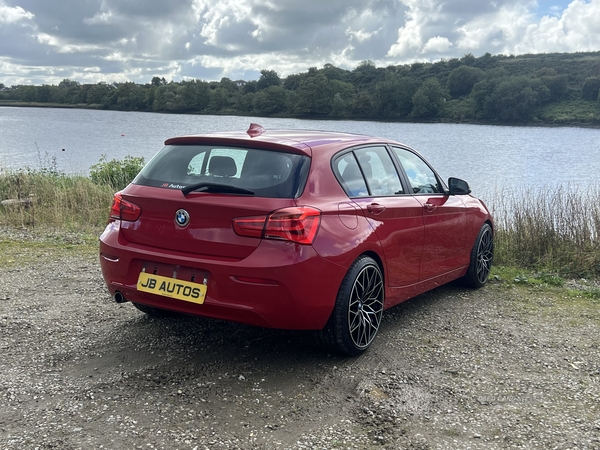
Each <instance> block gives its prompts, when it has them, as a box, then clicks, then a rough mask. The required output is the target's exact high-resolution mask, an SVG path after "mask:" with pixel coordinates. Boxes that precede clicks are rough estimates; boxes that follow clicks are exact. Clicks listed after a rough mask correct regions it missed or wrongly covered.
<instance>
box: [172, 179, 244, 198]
mask: <svg viewBox="0 0 600 450" xmlns="http://www.w3.org/2000/svg"><path fill="white" fill-rule="evenodd" d="M181 192H182V193H183V195H188V194H189V193H190V192H214V193H220V194H244V195H254V191H251V190H249V189H244V188H240V187H236V186H230V185H228V184H219V183H206V182H202V183H196V184H192V185H190V186H186V187H184V188H183V189H182V190H181Z"/></svg>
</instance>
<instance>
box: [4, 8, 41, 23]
mask: <svg viewBox="0 0 600 450" xmlns="http://www.w3.org/2000/svg"><path fill="white" fill-rule="evenodd" d="M34 17H35V15H34V14H32V13H30V12H29V11H25V10H24V9H23V8H21V7H20V6H14V7H11V6H6V5H4V4H1V3H0V23H5V24H8V23H17V22H21V21H23V20H31V19H33V18H34Z"/></svg>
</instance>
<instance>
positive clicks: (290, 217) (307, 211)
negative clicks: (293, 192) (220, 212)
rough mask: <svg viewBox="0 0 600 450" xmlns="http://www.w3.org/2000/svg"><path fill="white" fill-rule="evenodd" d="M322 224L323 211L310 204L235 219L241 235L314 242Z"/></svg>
mask: <svg viewBox="0 0 600 450" xmlns="http://www.w3.org/2000/svg"><path fill="white" fill-rule="evenodd" d="M320 224H321V211H319V210H318V209H316V208H312V207H310V206H300V207H293V208H283V209H279V210H277V211H274V212H272V213H271V214H269V215H267V216H254V217H240V218H237V219H233V229H234V230H235V232H236V233H237V234H239V235H240V236H247V237H256V238H264V239H278V240H284V241H291V242H295V243H297V244H312V243H313V241H314V240H315V236H316V235H317V231H318V230H319V225H320Z"/></svg>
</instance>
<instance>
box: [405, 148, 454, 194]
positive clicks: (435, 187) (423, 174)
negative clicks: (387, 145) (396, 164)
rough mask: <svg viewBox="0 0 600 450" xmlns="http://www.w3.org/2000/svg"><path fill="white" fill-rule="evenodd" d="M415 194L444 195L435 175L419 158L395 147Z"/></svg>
mask: <svg viewBox="0 0 600 450" xmlns="http://www.w3.org/2000/svg"><path fill="white" fill-rule="evenodd" d="M394 152H395V153H396V155H397V156H398V159H399V160H400V163H401V164H402V167H404V171H405V172H406V175H407V176H408V180H409V182H410V185H411V187H412V190H413V193H415V194H435V193H443V192H444V190H443V189H442V187H441V186H440V184H439V182H438V179H437V177H436V176H435V173H434V172H433V170H431V168H430V167H429V166H428V165H427V163H426V162H425V161H423V160H422V159H421V158H420V157H419V156H417V155H415V154H414V153H412V152H410V151H408V150H405V149H403V148H398V147H394Z"/></svg>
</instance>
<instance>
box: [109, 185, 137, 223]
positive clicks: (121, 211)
mask: <svg viewBox="0 0 600 450" xmlns="http://www.w3.org/2000/svg"><path fill="white" fill-rule="evenodd" d="M141 213H142V208H140V207H139V206H138V205H136V204H134V203H131V202H128V201H127V200H124V199H123V196H122V195H121V193H120V192H117V193H116V194H115V196H114V198H113V204H112V206H111V208H110V219H111V220H127V221H128V222H135V221H136V220H138V219H139V217H140V214H141Z"/></svg>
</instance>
